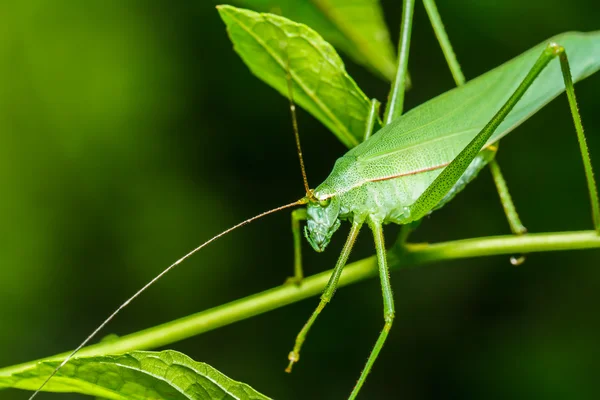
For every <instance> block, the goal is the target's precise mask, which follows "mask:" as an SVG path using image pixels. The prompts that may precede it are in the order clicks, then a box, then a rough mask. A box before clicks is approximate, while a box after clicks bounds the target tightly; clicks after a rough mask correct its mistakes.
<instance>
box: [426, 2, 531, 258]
mask: <svg viewBox="0 0 600 400" xmlns="http://www.w3.org/2000/svg"><path fill="white" fill-rule="evenodd" d="M423 5H424V6H425V10H427V15H428V16H429V20H430V21H431V26H432V27H433V31H434V32H435V36H436V38H437V40H438V42H439V44H440V47H441V48H442V52H443V53H444V57H445V58H446V63H447V64H448V67H449V68H450V72H451V73H452V77H453V78H454V82H455V83H456V86H461V85H464V84H465V82H466V80H465V76H464V74H463V72H462V70H461V68H460V64H459V63H458V60H457V59H456V54H455V53H454V50H453V49H452V45H451V44H450V39H448V34H447V33H446V29H445V28H444V24H443V23H442V18H441V17H440V14H439V12H438V9H437V6H436V5H435V0H423ZM489 166H490V171H491V173H492V177H493V179H494V184H495V185H496V189H497V191H498V195H499V196H500V201H501V203H502V207H503V208H504V213H505V214H506V217H507V219H508V223H509V225H510V229H511V231H512V232H513V233H514V234H515V235H521V234H523V233H525V232H527V229H526V228H525V227H524V226H523V224H522V223H521V220H520V219H519V215H518V214H517V210H516V208H515V205H514V203H513V201H512V198H511V196H510V193H509V191H508V186H507V185H506V181H505V180H504V178H503V176H502V172H501V171H500V166H499V165H498V162H497V161H496V160H495V159H492V161H490V163H489ZM519 259H522V257H520V258H519ZM511 260H512V259H511Z"/></svg>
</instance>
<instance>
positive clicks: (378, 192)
mask: <svg viewBox="0 0 600 400" xmlns="http://www.w3.org/2000/svg"><path fill="white" fill-rule="evenodd" d="M407 3H408V4H410V3H414V2H411V1H408V2H407ZM428 3H430V4H432V3H431V2H428ZM225 9H226V7H221V9H220V10H225ZM405 11H406V10H405ZM270 18H279V17H273V16H271V17H270ZM411 23H412V10H411V11H410V13H409V14H408V17H407V18H406V19H405V20H404V21H403V27H402V29H401V31H402V32H403V34H407V33H406V32H408V35H410V29H411V26H410V24H411ZM401 35H402V34H401ZM409 42H410V40H405V41H402V43H404V45H403V46H405V47H402V48H401V51H400V52H401V53H403V52H405V53H406V55H407V54H408V46H409ZM440 42H441V43H442V41H440ZM442 46H444V45H442ZM444 53H445V54H446V51H445V52H444ZM567 53H568V54H569V59H567ZM599 55H600V32H594V33H590V34H581V33H567V34H562V35H559V36H556V37H554V38H552V39H550V40H549V42H545V43H544V44H541V45H539V46H537V47H535V48H533V49H531V50H529V51H527V52H526V53H524V54H522V55H521V56H519V57H517V58H515V59H513V60H511V61H509V62H508V63H506V64H504V65H502V66H500V67H498V68H496V69H494V70H492V71H490V72H488V73H486V74H484V75H482V76H480V77H478V78H476V79H474V80H472V81H470V82H468V83H465V84H462V83H463V82H461V81H460V79H457V83H458V84H459V85H460V86H459V87H457V88H455V89H453V90H451V91H449V92H446V93H444V94H442V95H440V96H438V97H436V98H434V99H432V100H430V101H429V102H427V103H425V104H423V105H421V106H419V107H417V108H415V109H413V110H411V111H410V112H408V113H406V114H404V115H402V116H400V114H401V105H400V106H397V105H395V106H394V105H392V106H390V108H388V111H387V112H386V118H384V120H385V121H386V122H389V123H387V125H386V126H384V127H383V128H382V129H381V130H379V131H377V132H375V133H373V130H374V129H373V127H374V125H375V121H376V120H377V112H378V109H379V108H378V102H377V101H376V100H373V102H372V107H371V112H370V115H369V118H368V123H367V124H366V125H367V126H366V127H365V134H364V137H365V139H366V140H365V141H364V142H362V143H361V144H359V145H358V146H356V147H355V148H353V149H351V150H350V151H349V152H348V153H346V154H345V155H344V156H342V157H341V158H340V159H339V160H338V161H337V162H336V164H335V166H334V168H333V171H332V172H331V174H330V175H329V177H328V178H327V179H326V180H325V181H324V182H323V183H322V184H321V185H319V186H317V187H316V189H314V190H311V189H309V186H308V183H307V179H306V174H305V172H304V167H303V161H302V153H301V151H300V144H299V135H298V130H297V125H296V118H295V105H294V102H293V90H294V84H293V81H294V76H293V74H292V73H291V72H290V70H291V68H290V65H289V62H290V61H289V59H288V61H287V65H284V66H282V69H283V70H284V72H285V74H286V77H287V81H288V87H289V89H288V90H289V91H288V95H289V98H290V104H291V106H290V110H291V113H292V121H293V127H294V133H295V135H296V140H297V147H298V155H299V158H300V164H301V168H302V176H303V179H304V183H305V191H306V194H305V196H304V197H303V198H301V199H300V200H298V201H296V202H293V203H290V204H287V205H284V206H281V207H278V208H276V209H273V210H270V211H267V212H264V213H262V214H259V215H257V216H255V217H252V218H250V219H248V220H246V221H243V222H242V223H240V224H238V225H235V226H234V227H232V228H229V229H227V230H226V231H224V232H222V233H220V234H218V235H216V236H214V237H213V238H211V239H210V240H208V241H207V242H205V243H203V244H202V245H200V246H198V247H197V248H196V249H194V250H192V251H191V252H189V253H188V254H186V255H185V256H184V257H182V258H181V259H179V260H178V261H176V262H175V263H173V264H172V265H171V266H169V267H168V268H167V269H165V270H164V271H163V272H162V273H161V274H159V275H158V276H156V277H155V278H154V279H152V280H151V281H150V282H149V283H148V284H146V285H145V286H144V287H143V288H142V289H140V290H139V291H138V292H136V293H135V294H134V295H133V296H132V297H130V298H129V299H128V300H127V301H126V302H124V303H123V304H122V305H121V306H120V307H119V308H118V309H117V310H116V311H115V312H114V313H112V314H111V315H110V316H109V317H108V318H107V319H106V320H105V321H104V322H103V323H102V324H101V325H100V326H99V327H98V328H97V329H96V330H95V331H94V332H93V333H92V334H91V335H89V336H88V337H87V338H86V340H85V341H83V342H82V343H81V344H80V345H79V346H78V347H77V348H76V349H75V350H74V351H73V352H72V353H71V354H70V355H69V356H68V357H67V358H66V359H65V360H64V361H63V362H62V363H61V364H60V365H59V366H58V367H57V368H56V369H55V370H54V371H53V373H52V374H51V375H50V376H49V377H48V378H47V380H46V382H45V383H47V382H48V381H49V380H50V379H51V378H52V377H53V376H54V375H55V374H56V372H58V370H59V369H60V368H62V367H63V366H64V365H65V364H66V363H67V362H68V361H69V360H70V359H71V358H72V357H73V356H74V355H75V354H76V353H77V352H78V351H79V350H80V349H81V348H82V347H84V346H85V345H86V344H88V343H89V342H90V341H91V340H92V339H93V338H94V337H95V336H96V334H97V333H98V332H99V331H100V330H102V329H103V328H104V327H105V326H106V325H107V324H108V323H109V322H110V321H111V320H112V319H113V318H114V317H115V316H116V314H117V313H119V312H120V311H121V310H122V309H123V308H124V307H126V306H127V305H128V304H129V303H130V302H131V301H132V300H134V299H135V298H137V297H138V296H139V295H140V294H141V293H142V292H143V291H144V290H145V289H147V288H148V287H149V286H150V285H152V284H153V283H155V282H156V281H157V280H159V279H160V278H162V277H163V276H164V275H165V274H166V273H167V272H169V271H170V270H172V269H173V268H174V267H175V266H177V265H179V264H180V263H181V262H183V261H184V260H185V259H187V258H188V257H190V256H191V255H192V254H194V253H196V252H197V251H199V250H200V249H201V248H203V247H204V246H206V245H208V244H209V243H211V242H212V241H214V240H216V239H218V238H220V237H222V236H224V235H225V234H227V233H229V232H231V231H232V230H234V229H237V228H238V227H241V226H243V225H246V224H248V223H250V222H252V221H254V220H256V219H259V218H261V217H263V216H265V215H267V214H271V213H273V212H276V211H279V210H282V209H286V208H290V207H293V206H297V205H305V204H306V205H307V207H306V209H305V210H295V211H294V213H293V218H294V221H295V222H296V223H294V225H293V227H294V238H295V240H294V243H295V247H296V251H295V253H294V254H295V256H296V265H295V266H296V276H295V278H294V280H295V283H301V277H302V269H301V259H300V251H299V239H300V237H301V234H300V224H299V221H301V220H306V221H307V224H306V227H305V230H304V233H305V236H306V238H307V240H308V242H309V243H310V245H311V247H313V249H314V250H316V251H319V252H320V251H323V250H324V249H325V247H326V246H327V245H328V243H329V240H330V238H331V236H332V235H333V234H334V233H335V232H336V230H337V229H338V228H339V226H340V223H341V222H340V221H349V222H350V223H351V229H350V234H349V236H348V239H347V240H346V243H345V245H344V247H343V249H342V252H341V254H340V257H339V259H338V262H337V263H336V266H335V268H334V272H333V274H332V275H331V278H330V280H329V282H328V284H327V285H326V287H325V289H324V292H323V294H322V296H321V301H320V303H319V305H318V307H317V309H316V310H315V312H314V313H313V314H312V316H311V317H310V319H309V320H308V322H307V323H306V325H305V326H304V327H303V328H302V330H301V331H300V333H299V335H298V337H297V339H296V344H295V346H294V349H293V350H292V352H291V353H290V354H289V361H290V364H289V366H288V371H289V370H291V367H292V365H293V364H294V363H295V362H297V361H298V360H299V356H300V349H301V347H302V344H303V343H304V341H305V339H306V336H307V334H308V331H309V330H310V328H311V326H312V325H313V323H314V322H315V320H316V318H317V316H318V315H319V314H320V312H321V311H322V310H323V309H324V307H325V305H326V304H327V303H328V302H329V301H330V300H331V298H332V297H333V294H334V292H335V290H336V287H337V284H338V280H339V278H340V276H341V273H342V270H343V267H344V265H345V264H346V261H347V260H348V257H349V255H350V252H351V250H352V247H353V244H354V242H355V239H356V237H357V235H358V233H359V231H360V229H361V228H362V226H363V225H364V224H365V223H366V224H367V225H368V226H369V227H370V228H371V230H372V232H373V236H374V242H375V249H376V253H377V260H378V265H379V276H380V280H381V284H382V291H383V303H384V327H383V330H382V331H381V333H380V335H379V337H378V339H377V342H376V344H375V346H374V348H373V351H372V353H371V355H370V356H369V359H368V361H367V364H366V366H365V368H364V370H363V371H362V373H361V375H360V377H359V380H358V383H357V385H356V386H355V388H354V390H353V391H352V393H351V395H350V398H355V397H356V396H357V395H358V393H359V391H360V389H361V387H362V385H363V384H364V382H365V380H366V378H367V375H368V374H369V372H370V370H371V368H372V366H373V364H374V362H375V360H376V358H377V356H378V354H379V352H380V351H381V349H382V347H383V345H384V343H385V340H386V338H387V336H388V333H389V331H390V329H391V326H392V323H393V320H394V302H393V294H392V288H391V284H390V280H389V271H388V268H387V258H386V250H385V245H384V237H383V225H385V224H388V223H396V224H401V225H406V224H412V223H413V222H416V221H418V220H420V219H421V218H423V217H424V216H426V215H428V214H430V213H431V212H432V211H434V210H436V209H439V208H441V207H442V206H443V205H445V204H446V203H447V202H448V201H450V200H451V199H452V198H453V197H454V196H455V195H456V194H457V193H458V192H460V191H461V190H462V189H463V188H464V187H465V186H466V185H467V184H468V183H469V182H470V181H471V180H472V179H474V178H475V177H476V175H477V173H478V172H479V171H480V170H481V169H482V168H484V167H485V166H486V165H487V164H490V165H492V166H494V165H496V164H495V161H494V156H495V153H496V150H497V147H496V146H495V144H496V143H497V142H498V141H499V140H500V139H501V138H502V137H503V136H505V135H506V134H508V133H509V132H510V131H512V130H513V129H514V128H515V127H516V126H518V125H519V124H521V123H522V122H523V121H525V120H526V119H527V118H528V117H529V116H530V115H532V114H533V113H535V111H537V110H538V109H539V108H541V107H542V106H544V105H545V104H546V103H548V102H549V101H550V100H552V99H553V98H554V97H556V96H557V95H558V94H560V93H561V92H562V91H563V90H565V88H566V91H567V97H568V101H569V105H570V109H571V113H572V116H573V120H574V124H575V128H576V132H577V135H578V139H579V144H580V150H581V154H582V158H583V161H584V166H585V172H586V178H587V183H588V190H589V193H590V199H591V203H592V216H593V221H594V226H595V228H596V230H597V231H600V211H599V206H598V195H597V189H596V184H595V181H594V178H593V174H592V167H591V161H590V158H589V153H588V150H587V145H586V144H585V137H584V134H583V128H582V125H581V118H580V116H579V112H578V109H577V105H576V99H575V94H574V90H573V81H578V80H581V79H583V78H585V77H587V76H589V75H591V74H592V73H594V72H596V71H597V70H598V69H600V57H599ZM554 58H558V60H559V63H555V64H550V62H551V61H552V60H553V59H554ZM406 63H407V59H406V62H404V63H399V64H400V66H399V70H398V75H397V76H398V77H399V78H397V79H396V82H403V77H404V76H405V75H406ZM455 79H456V75H455ZM396 87H397V88H400V89H399V91H398V90H397V91H396V93H398V95H399V96H400V97H402V96H403V94H401V92H402V91H403V84H397V85H396ZM401 103H402V102H401V101H400V102H399V103H397V104H401ZM390 116H393V117H390ZM496 166H497V165H496ZM492 168H494V167H492ZM497 173H498V175H499V169H498V170H497ZM499 191H500V192H501V189H500V187H499ZM506 201H509V200H506ZM503 204H504V201H503ZM507 207H508V208H510V206H506V207H505V210H506V209H507ZM513 209H514V207H513ZM515 215H516V213H515ZM507 216H508V217H509V221H511V228H514V229H513V232H515V233H517V234H522V233H524V228H523V229H520V227H522V224H520V221H519V220H518V216H517V217H516V219H515V217H514V216H512V219H511V215H510V212H508V211H507ZM45 383H44V384H42V385H41V387H40V388H39V389H38V391H36V392H35V393H34V394H33V395H32V396H31V397H30V398H33V397H35V396H36V394H37V393H38V392H39V390H41V389H42V388H43V386H44V385H45Z"/></svg>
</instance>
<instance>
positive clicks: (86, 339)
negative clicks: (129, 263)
mask: <svg viewBox="0 0 600 400" xmlns="http://www.w3.org/2000/svg"><path fill="white" fill-rule="evenodd" d="M307 201H308V200H307V198H306V197H303V198H302V199H300V200H297V201H295V202H293V203H290V204H286V205H284V206H280V207H277V208H274V209H272V210H269V211H265V212H263V213H260V214H258V215H255V216H254V217H252V218H248V219H247V220H245V221H242V222H240V223H239V224H237V225H234V226H232V227H231V228H229V229H226V230H224V231H223V232H221V233H219V234H218V235H216V236H213V237H212V238H210V239H209V240H207V241H206V242H204V243H202V244H201V245H200V246H198V247H196V248H195V249H194V250H192V251H190V252H189V253H187V254H186V255H185V256H183V257H181V258H180V259H179V260H177V261H175V262H174V263H173V264H171V265H169V266H168V267H167V268H165V269H164V270H163V271H162V272H161V273H160V274H158V275H156V276H155V277H154V278H153V279H152V280H151V281H150V282H148V283H146V284H145V285H144V287H142V288H141V289H140V290H138V291H137V292H135V294H134V295H133V296H131V297H130V298H128V299H127V300H126V301H125V302H124V303H123V304H121V305H120V306H119V308H117V309H116V310H115V311H114V312H113V313H112V314H110V316H109V317H108V318H106V319H105V320H104V322H102V323H101V324H100V325H99V326H98V327H97V328H96V329H95V330H94V331H93V332H92V333H91V334H90V335H89V336H88V337H87V338H85V340H84V341H83V342H81V344H80V345H79V346H77V348H76V349H75V350H73V351H72V352H71V354H69V355H68V356H67V358H65V359H64V360H63V361H62V362H61V363H60V365H59V366H58V367H56V368H55V369H54V371H52V373H51V374H50V376H48V378H46V380H45V381H44V383H42V385H41V386H40V387H39V388H38V389H37V390H36V391H35V392H34V393H33V394H32V395H31V396H30V397H29V400H32V399H33V398H34V397H35V396H37V394H38V393H39V392H40V391H41V390H42V389H43V388H44V386H46V384H47V383H48V382H49V381H50V379H52V378H53V377H54V375H56V374H57V373H58V371H60V370H61V368H62V367H64V366H65V365H66V364H67V363H68V362H69V361H70V360H71V359H72V358H73V356H75V354H77V353H78V352H79V350H81V349H82V348H83V347H84V346H85V345H87V344H88V343H89V342H90V340H92V339H93V338H94V337H95V336H96V335H97V334H98V333H99V332H100V331H101V330H102V329H103V328H104V327H105V326H106V325H108V323H109V322H110V321H112V320H113V318H115V317H116V316H117V314H118V313H119V312H121V310H122V309H124V308H125V307H127V306H128V305H129V303H131V302H132V301H133V300H135V299H136V298H137V297H138V296H139V295H140V294H142V292H144V291H145V290H146V289H148V288H149V287H150V286H152V285H153V284H154V283H156V281H158V280H159V279H160V278H162V277H163V276H165V275H166V274H167V273H168V272H169V271H171V270H172V269H173V268H175V267H176V266H178V265H179V264H181V263H182V262H183V261H185V260H186V259H188V258H189V257H191V256H192V255H193V254H194V253H196V252H197V251H199V250H200V249H202V248H203V247H205V246H207V245H209V244H210V243H212V242H214V241H215V240H217V239H219V238H220V237H221V236H225V235H227V234H228V233H229V232H231V231H233V230H236V229H237V228H240V227H242V226H244V225H247V224H249V223H250V222H253V221H256V220H257V219H260V218H262V217H264V216H266V215H269V214H273V213H275V212H277V211H281V210H284V209H286V208H290V207H294V206H298V205H302V204H306V203H307Z"/></svg>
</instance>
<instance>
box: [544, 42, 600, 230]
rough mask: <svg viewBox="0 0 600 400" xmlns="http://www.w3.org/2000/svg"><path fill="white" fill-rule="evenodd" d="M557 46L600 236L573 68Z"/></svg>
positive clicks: (595, 190)
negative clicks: (572, 73)
mask: <svg viewBox="0 0 600 400" xmlns="http://www.w3.org/2000/svg"><path fill="white" fill-rule="evenodd" d="M555 46H556V48H557V53H558V54H557V55H558V57H559V60H560V69H561V72H562V75H563V80H564V81H565V91H566V92H567V99H568V101H569V109H570V111H571V116H572V117H573V124H574V125H575V131H576V133H577V140H578V142H579V151H580V153H581V158H582V161H583V168H584V171H585V178H586V181H587V186H588V193H589V196H590V204H591V208H592V223H593V224H594V229H595V230H596V233H597V234H598V235H600V205H599V201H598V186H597V185H596V179H595V178H594V171H593V168H592V160H591V158H590V152H589V150H588V146H587V141H586V139H585V133H584V131H583V124H582V123H581V114H580V113H579V107H578V106H577V98H576V97H575V87H574V86H573V78H572V77H571V67H570V66H569V59H568V57H567V53H566V51H565V49H564V48H563V47H562V46H560V45H556V44H555Z"/></svg>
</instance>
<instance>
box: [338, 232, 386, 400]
mask: <svg viewBox="0 0 600 400" xmlns="http://www.w3.org/2000/svg"><path fill="white" fill-rule="evenodd" d="M368 224H369V227H370V228H371V230H372V231H373V237H374V239H375V250H376V252H377V263H378V265H379V279H380V280H381V291H382V294H383V320H384V321H385V324H384V325H383V330H382V331H381V333H380V334H379V337H378V338H377V342H375V346H374V347H373V350H372V351H371V354H370V355H369V359H368V360H367V363H366V365H365V368H364V369H363V371H362V372H361V374H360V377H359V378H358V382H356V386H354V389H353V390H352V393H351V394H350V397H349V399H350V400H351V399H355V398H356V396H357V395H358V392H359V391H360V389H361V387H362V386H363V384H364V383H365V381H366V379H367V376H368V375H369V372H371V368H373V364H375V360H377V356H378V355H379V352H380V351H381V349H382V347H383V345H384V343H385V340H386V339H387V336H388V333H389V332H390V329H392V323H393V322H394V295H393V293H392V285H391V283H390V271H389V269H388V265H387V255H386V250H385V241H384V240H383V227H382V225H381V223H379V222H375V221H373V220H369V221H368Z"/></svg>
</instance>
